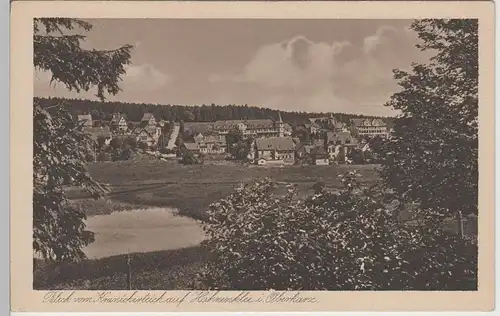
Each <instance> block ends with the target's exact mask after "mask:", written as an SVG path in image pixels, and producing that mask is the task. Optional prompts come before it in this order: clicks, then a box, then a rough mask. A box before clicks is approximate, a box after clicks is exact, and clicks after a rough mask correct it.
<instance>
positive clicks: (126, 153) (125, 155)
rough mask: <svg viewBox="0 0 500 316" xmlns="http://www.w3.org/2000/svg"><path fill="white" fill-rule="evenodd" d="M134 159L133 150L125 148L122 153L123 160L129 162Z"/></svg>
mask: <svg viewBox="0 0 500 316" xmlns="http://www.w3.org/2000/svg"><path fill="white" fill-rule="evenodd" d="M133 157H134V151H133V150H132V149H131V148H128V147H127V148H125V149H124V150H123V151H122V153H121V157H120V159H121V160H129V159H132V158H133Z"/></svg>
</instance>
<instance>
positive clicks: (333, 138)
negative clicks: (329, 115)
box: [326, 131, 355, 144]
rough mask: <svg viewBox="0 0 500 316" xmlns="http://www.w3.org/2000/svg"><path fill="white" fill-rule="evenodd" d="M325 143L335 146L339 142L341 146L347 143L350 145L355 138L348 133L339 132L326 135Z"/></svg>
mask: <svg viewBox="0 0 500 316" xmlns="http://www.w3.org/2000/svg"><path fill="white" fill-rule="evenodd" d="M326 139H327V143H329V144H331V143H333V144H335V143H336V142H337V141H340V143H341V144H345V143H346V142H347V141H349V142H350V143H354V142H355V138H354V137H352V135H351V133H350V132H347V131H340V132H328V133H326Z"/></svg>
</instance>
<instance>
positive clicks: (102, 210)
mask: <svg viewBox="0 0 500 316" xmlns="http://www.w3.org/2000/svg"><path fill="white" fill-rule="evenodd" d="M376 168H377V166H375V165H362V166H354V165H331V166H287V167H283V168H280V167H263V166H253V165H243V164H239V163H233V162H219V163H216V162H209V163H206V164H204V165H190V166H185V165H181V164H178V163H177V162H174V161H161V160H157V159H139V160H134V161H119V162H104V163H92V164H89V165H88V169H89V172H90V174H91V175H92V176H93V177H94V178H95V179H96V180H98V181H100V182H103V183H107V184H109V185H110V188H111V193H110V194H109V195H108V196H107V197H105V198H102V199H99V200H93V199H89V198H88V196H87V195H86V194H85V193H84V192H83V191H81V190H79V189H75V188H69V189H68V191H67V193H68V196H69V198H70V199H71V200H72V204H73V205H74V206H75V207H77V208H80V209H82V210H84V211H85V212H86V213H87V215H88V216H95V215H105V214H110V213H113V212H120V211H126V210H133V209H138V208H147V207H173V208H176V209H178V210H179V215H183V216H188V217H191V218H194V219H198V220H203V219H204V218H205V210H206V209H207V207H208V206H209V205H210V204H211V203H212V202H215V201H216V200H218V199H221V198H224V197H226V196H228V195H229V194H231V193H232V191H233V190H234V188H235V186H236V185H238V184H239V183H242V182H243V183H245V182H249V181H252V180H255V179H261V178H264V177H270V178H272V179H274V180H276V181H279V182H286V183H294V184H296V185H297V186H298V188H299V193H300V194H303V195H305V194H309V193H311V189H312V186H313V185H314V184H315V183H316V182H318V181H322V182H323V183H324V184H325V186H326V187H327V188H329V189H333V190H335V189H340V188H341V187H342V184H341V181H340V177H339V175H341V174H343V173H345V172H347V171H350V170H357V171H358V172H359V173H361V174H362V177H360V181H361V182H362V183H364V184H366V185H368V184H370V183H373V182H374V181H375V180H376V179H378V176H377V171H376ZM131 258H132V261H131V264H132V270H133V277H132V279H133V281H132V283H133V284H132V287H133V289H150V290H153V289H172V290H175V289H186V288H191V289H193V288H197V286H196V285H195V284H193V283H192V282H193V279H194V278H193V277H194V275H195V274H196V273H197V272H199V271H201V269H202V267H203V264H204V262H206V261H207V260H209V259H208V251H207V249H205V247H204V246H202V245H199V246H194V247H188V248H183V249H177V250H166V251H157V252H149V253H133V254H131ZM35 263H36V265H35V269H34V283H33V285H34V288H35V289H93V290H96V289H115V290H119V289H122V290H123V289H127V282H126V271H127V269H128V267H127V265H126V256H125V255H119V256H112V257H107V258H101V259H89V260H85V261H83V262H80V263H77V264H47V263H44V262H42V261H39V260H35Z"/></svg>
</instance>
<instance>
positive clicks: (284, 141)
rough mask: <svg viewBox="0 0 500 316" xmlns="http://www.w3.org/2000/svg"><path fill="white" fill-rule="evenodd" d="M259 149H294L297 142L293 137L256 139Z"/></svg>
mask: <svg viewBox="0 0 500 316" xmlns="http://www.w3.org/2000/svg"><path fill="white" fill-rule="evenodd" d="M255 145H256V147H257V150H283V151H285V150H286V151H293V150H294V149H295V143H294V142H293V139H292V138H291V137H269V138H258V139H256V140H255Z"/></svg>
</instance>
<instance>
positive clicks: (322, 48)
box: [208, 26, 419, 115]
mask: <svg viewBox="0 0 500 316" xmlns="http://www.w3.org/2000/svg"><path fill="white" fill-rule="evenodd" d="M415 43H416V36H415V33H414V32H409V31H408V30H407V29H406V28H401V29H396V28H394V27H392V26H381V27H380V28H378V29H377V30H376V31H375V32H374V34H370V35H368V36H366V37H364V38H362V40H361V43H360V44H357V45H354V44H353V43H351V42H347V41H336V42H333V43H326V42H315V41H312V40H310V39H308V38H306V37H304V36H296V37H293V38H291V39H288V40H285V41H281V42H278V43H272V44H268V45H264V46H262V47H260V48H259V49H258V50H257V51H256V52H255V53H254V55H253V57H252V58H251V60H249V61H248V63H247V64H246V65H244V66H243V67H242V69H241V71H239V72H236V73H226V74H220V73H215V74H212V75H211V76H210V77H209V78H208V80H209V82H211V83H212V84H216V85H223V87H225V88H226V89H228V90H237V89H239V88H241V87H242V86H245V87H250V86H251V87H254V88H253V91H254V93H255V94H258V96H255V97H253V96H251V95H250V93H248V94H247V95H246V96H247V100H248V99H252V100H253V101H254V102H247V103H256V104H258V105H259V104H260V105H262V106H266V107H272V108H275V109H283V110H296V111H313V112H329V111H332V112H343V113H364V114H369V115H393V114H394V113H395V112H394V111H392V110H391V109H390V108H387V107H385V106H383V104H384V103H386V102H387V101H388V100H389V97H390V96H391V95H392V93H394V92H395V91H396V90H397V89H398V86H397V83H396V81H395V80H394V79H393V73H392V70H393V69H394V68H404V67H408V66H409V65H410V64H411V62H413V61H419V57H418V56H417V53H418V50H417V49H416V48H415V47H414V45H415ZM231 98H232V99H234V98H235V97H231Z"/></svg>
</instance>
